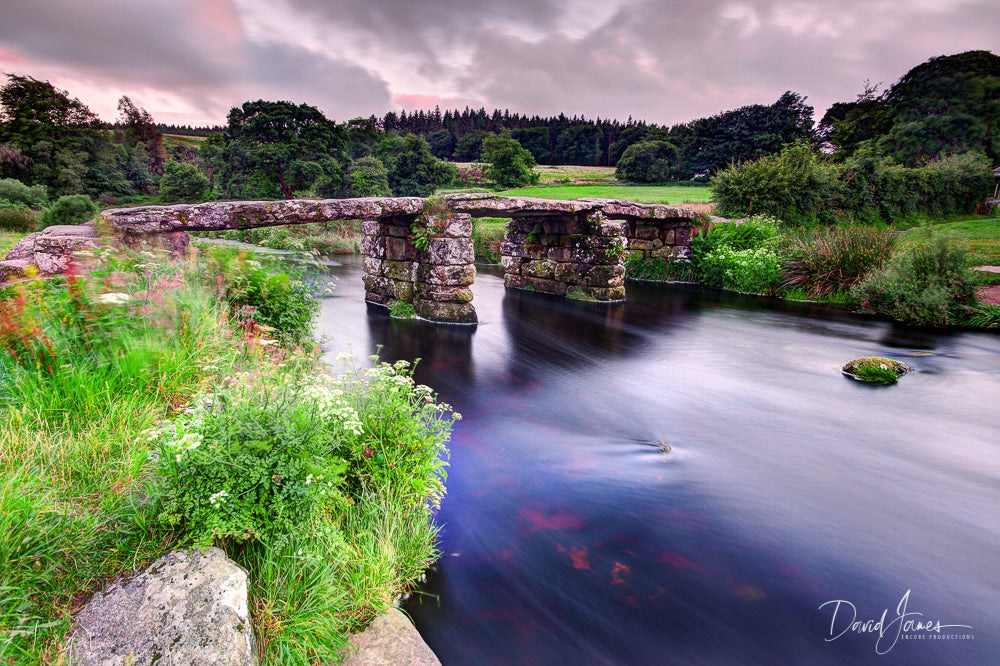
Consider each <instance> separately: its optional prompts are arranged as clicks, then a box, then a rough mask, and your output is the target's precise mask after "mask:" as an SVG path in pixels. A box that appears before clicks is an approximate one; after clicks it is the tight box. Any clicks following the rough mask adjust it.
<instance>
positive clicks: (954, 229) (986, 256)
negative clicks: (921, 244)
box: [903, 215, 1000, 265]
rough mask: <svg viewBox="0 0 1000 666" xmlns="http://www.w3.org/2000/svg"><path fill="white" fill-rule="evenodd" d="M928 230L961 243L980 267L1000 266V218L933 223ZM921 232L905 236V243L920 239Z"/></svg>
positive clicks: (908, 233) (979, 217)
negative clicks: (912, 239)
mask: <svg viewBox="0 0 1000 666" xmlns="http://www.w3.org/2000/svg"><path fill="white" fill-rule="evenodd" d="M928 228H930V229H933V230H934V231H935V232H937V233H939V234H941V235H943V236H945V237H947V238H949V239H951V240H954V241H957V242H958V243H960V244H961V245H962V246H963V247H964V248H965V249H966V250H968V251H969V253H970V254H971V255H972V257H973V259H974V260H975V261H976V262H977V263H978V264H980V265H1000V216H994V217H983V216H979V215H976V216H970V217H967V218H964V219H958V220H950V221H946V222H931V223H930V224H929V225H928ZM920 235H921V234H920V232H919V230H913V231H908V232H907V233H905V234H903V238H904V243H908V242H910V239H911V238H919V236H920Z"/></svg>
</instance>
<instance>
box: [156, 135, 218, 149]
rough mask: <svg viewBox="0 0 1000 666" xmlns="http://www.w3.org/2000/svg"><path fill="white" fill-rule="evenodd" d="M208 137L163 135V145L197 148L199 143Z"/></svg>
mask: <svg viewBox="0 0 1000 666" xmlns="http://www.w3.org/2000/svg"><path fill="white" fill-rule="evenodd" d="M206 138H208V137H204V136H182V135H180V134H164V135H163V143H164V144H165V145H167V146H185V147H186V148H197V147H198V146H200V145H201V142H202V141H204V140H205V139H206Z"/></svg>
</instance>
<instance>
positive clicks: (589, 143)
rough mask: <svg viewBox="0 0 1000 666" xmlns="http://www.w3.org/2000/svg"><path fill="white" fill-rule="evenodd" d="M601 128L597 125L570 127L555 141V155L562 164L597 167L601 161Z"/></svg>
mask: <svg viewBox="0 0 1000 666" xmlns="http://www.w3.org/2000/svg"><path fill="white" fill-rule="evenodd" d="M603 134H604V133H603V132H602V131H601V128H600V127H598V126H597V125H572V126H570V127H567V128H566V129H565V130H564V131H563V132H562V134H560V135H559V138H558V139H557V140H556V155H557V156H558V159H560V160H561V162H562V164H579V165H583V166H593V165H597V164H598V163H599V162H600V160H601V138H602V136H603Z"/></svg>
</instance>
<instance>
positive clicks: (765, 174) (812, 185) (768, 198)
mask: <svg viewBox="0 0 1000 666" xmlns="http://www.w3.org/2000/svg"><path fill="white" fill-rule="evenodd" d="M835 187H836V185H835V182H834V179H833V177H832V174H831V173H830V171H829V169H826V168H824V167H823V166H822V165H821V164H820V163H819V160H818V158H817V157H816V154H815V153H814V152H813V151H812V149H810V148H809V146H807V145H805V144H801V143H800V144H794V145H792V146H789V147H787V148H785V149H784V150H782V151H781V153H780V154H778V155H772V156H767V157H761V158H758V159H756V160H752V161H749V162H743V163H742V164H737V165H733V166H731V167H729V168H727V169H724V170H723V171H720V172H719V173H718V174H716V176H715V178H714V179H712V197H713V199H714V200H715V201H716V202H717V203H718V208H717V209H716V210H717V212H718V214H720V215H724V216H735V215H737V214H739V213H748V214H756V213H760V214H763V215H770V216H772V217H776V218H778V219H779V220H782V221H784V222H791V223H796V224H801V223H813V222H815V221H817V220H822V221H829V220H830V219H832V208H833V200H834V192H835Z"/></svg>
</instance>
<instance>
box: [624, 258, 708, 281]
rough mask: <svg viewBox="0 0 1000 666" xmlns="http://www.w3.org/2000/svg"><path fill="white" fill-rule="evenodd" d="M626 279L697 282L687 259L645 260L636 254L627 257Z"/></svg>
mask: <svg viewBox="0 0 1000 666" xmlns="http://www.w3.org/2000/svg"><path fill="white" fill-rule="evenodd" d="M625 277H626V278H628V279H630V280H650V281H656V282H694V281H695V274H694V270H693V269H692V268H691V261H690V260H689V259H687V258H683V259H665V258H659V257H650V258H643V257H640V256H638V255H634V254H633V255H629V256H627V257H625Z"/></svg>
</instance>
